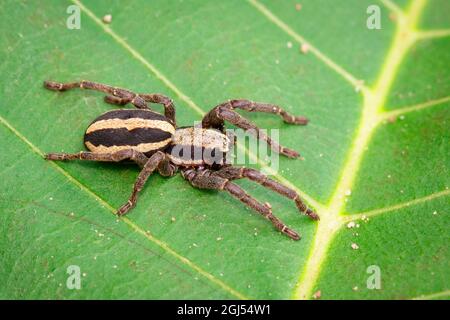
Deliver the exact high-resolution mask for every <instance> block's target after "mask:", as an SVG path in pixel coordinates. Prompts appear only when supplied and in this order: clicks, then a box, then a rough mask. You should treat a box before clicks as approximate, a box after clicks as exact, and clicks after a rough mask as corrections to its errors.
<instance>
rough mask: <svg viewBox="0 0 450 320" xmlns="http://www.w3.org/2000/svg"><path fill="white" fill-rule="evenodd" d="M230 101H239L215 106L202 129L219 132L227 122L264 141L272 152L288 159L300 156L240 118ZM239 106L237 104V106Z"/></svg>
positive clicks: (204, 119)
mask: <svg viewBox="0 0 450 320" xmlns="http://www.w3.org/2000/svg"><path fill="white" fill-rule="evenodd" d="M232 101H241V100H231V101H229V102H225V103H223V104H220V105H218V106H216V107H215V108H214V109H212V110H211V111H210V112H208V113H207V114H206V115H205V116H204V117H203V120H202V127H204V128H210V127H213V128H216V129H219V130H221V131H223V130H224V121H225V120H226V121H228V122H230V123H232V124H234V125H235V126H237V127H239V128H242V129H244V130H246V131H249V132H250V133H252V134H254V135H255V136H256V137H257V138H258V139H260V140H263V141H265V142H266V143H267V144H268V145H269V146H270V147H271V148H272V150H274V151H276V152H278V153H281V154H282V155H285V156H287V157H289V158H297V157H299V156H300V155H299V154H298V152H296V151H294V150H291V149H288V148H286V147H283V146H280V145H279V144H278V143H277V142H275V141H273V140H272V139H270V138H269V137H268V136H267V135H266V134H265V133H264V132H262V131H261V129H259V128H258V127H257V126H256V125H254V124H253V123H251V122H250V121H248V120H247V119H245V118H244V117H242V116H241V115H240V114H239V113H237V112H236V111H234V110H233V109H234V108H235V107H237V106H233V104H232ZM237 105H239V104H237Z"/></svg>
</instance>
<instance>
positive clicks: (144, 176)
mask: <svg viewBox="0 0 450 320" xmlns="http://www.w3.org/2000/svg"><path fill="white" fill-rule="evenodd" d="M164 157H165V154H164V153H163V152H161V151H158V152H156V153H154V154H153V155H152V156H151V157H150V158H149V159H148V161H147V163H146V164H145V165H144V167H143V168H142V170H141V172H140V173H139V176H138V177H137V179H136V182H135V183H134V187H133V192H132V193H131V196H130V198H129V199H128V201H127V203H125V204H124V205H123V206H121V207H120V208H119V210H117V214H118V215H119V216H123V215H124V214H126V213H127V212H128V211H130V209H132V208H133V207H134V206H135V205H136V202H137V196H138V194H139V192H140V191H141V190H142V188H143V187H144V185H145V183H146V182H147V180H148V177H150V175H151V174H152V173H153V172H154V171H155V169H157V168H158V165H159V163H160V162H161V161H162V160H164Z"/></svg>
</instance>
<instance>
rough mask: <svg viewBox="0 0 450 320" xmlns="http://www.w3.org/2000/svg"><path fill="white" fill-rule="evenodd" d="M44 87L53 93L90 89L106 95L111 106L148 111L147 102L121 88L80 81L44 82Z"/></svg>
mask: <svg viewBox="0 0 450 320" xmlns="http://www.w3.org/2000/svg"><path fill="white" fill-rule="evenodd" d="M44 87H45V88H47V89H49V90H54V91H67V90H70V89H73V88H81V89H91V90H96V91H100V92H104V93H107V94H108V95H107V96H106V97H105V101H106V102H108V103H111V104H117V105H125V104H127V103H132V104H133V105H134V106H135V107H136V108H138V109H149V107H148V106H147V102H145V100H144V98H142V97H141V96H140V95H138V94H136V93H134V92H131V91H129V90H126V89H123V88H116V87H112V86H109V85H107V84H102V83H98V82H92V81H86V80H81V81H78V82H67V83H62V82H54V81H44Z"/></svg>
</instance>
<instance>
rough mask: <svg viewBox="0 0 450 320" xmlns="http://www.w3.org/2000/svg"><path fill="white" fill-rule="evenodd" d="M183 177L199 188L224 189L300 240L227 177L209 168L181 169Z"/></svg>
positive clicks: (266, 208)
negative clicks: (215, 173) (216, 173)
mask: <svg viewBox="0 0 450 320" xmlns="http://www.w3.org/2000/svg"><path fill="white" fill-rule="evenodd" d="M181 173H182V175H183V177H184V178H185V179H186V180H188V181H189V182H190V183H191V184H192V185H193V186H194V187H197V188H200V189H214V190H225V191H227V192H228V193H229V194H230V195H232V196H233V197H235V198H236V199H238V200H239V201H241V202H242V203H244V204H245V205H246V206H248V207H250V208H252V209H254V210H255V211H256V212H258V213H259V214H261V215H262V216H264V217H265V218H266V219H268V220H269V221H270V222H271V223H272V225H273V226H274V227H275V228H276V229H277V230H279V231H281V232H282V233H283V234H285V235H287V236H288V237H290V238H291V239H294V240H300V235H299V234H298V233H297V232H295V231H294V230H292V229H290V228H288V227H287V226H286V225H285V224H284V223H283V222H282V221H281V220H280V219H278V218H277V217H275V216H274V215H273V214H272V210H271V209H270V208H269V207H268V206H267V205H264V204H262V203H260V202H258V201H257V200H256V199H254V198H253V197H251V196H250V195H249V194H248V193H246V192H245V191H244V190H243V189H242V188H241V187H239V186H238V185H237V184H234V183H232V182H230V181H229V180H228V179H225V178H222V177H220V176H218V175H214V171H211V170H209V169H198V170H195V169H184V170H183V169H182V171H181Z"/></svg>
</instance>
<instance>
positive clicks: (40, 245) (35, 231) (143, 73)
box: [0, 0, 450, 299]
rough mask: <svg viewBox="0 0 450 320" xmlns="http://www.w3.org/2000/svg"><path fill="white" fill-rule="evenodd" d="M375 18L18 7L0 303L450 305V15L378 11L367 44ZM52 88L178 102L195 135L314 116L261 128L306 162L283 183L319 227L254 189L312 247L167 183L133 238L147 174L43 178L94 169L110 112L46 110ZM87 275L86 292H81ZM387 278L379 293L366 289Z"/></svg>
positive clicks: (273, 7)
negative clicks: (102, 119)
mask: <svg viewBox="0 0 450 320" xmlns="http://www.w3.org/2000/svg"><path fill="white" fill-rule="evenodd" d="M372 2H373V1H361V0H352V1H339V3H338V4H337V3H336V4H335V3H334V2H333V5H331V3H330V1H325V0H321V1H316V0H315V1H312V0H310V1H302V2H301V5H302V7H301V10H296V4H297V2H296V1H283V2H279V1H278V2H273V1H266V0H264V1H238V0H233V1H220V2H219V1H200V0H195V1H162V0H161V1H151V2H150V1H143V0H142V1H131V2H127V3H126V4H124V2H121V1H83V2H79V1H76V0H75V1H74V2H70V1H69V2H66V1H59V2H50V1H45V2H41V3H39V4H38V3H37V2H32V1H19V2H17V1H4V2H3V3H2V4H1V5H0V18H1V19H0V26H1V28H2V30H6V31H5V32H4V33H3V36H2V38H1V39H0V57H1V61H2V62H1V64H0V72H1V74H2V77H1V80H0V81H1V86H2V100H1V102H0V142H1V145H2V146H3V149H2V151H3V152H1V153H0V160H1V163H2V167H1V169H0V176H1V179H2V183H1V184H0V211H1V213H2V214H1V218H0V221H1V222H0V226H1V231H2V232H1V236H0V246H1V250H0V251H1V263H0V281H1V283H2V285H1V286H0V297H2V298H10V299H11V298H40V299H47V298H63V299H66V298H83V299H85V298H150V299H164V298H167V299H177V298H178V299H181V298H192V299H201V298H219V299H220V298H223V299H230V298H239V299H245V298H258V299H289V298H311V297H312V294H313V293H314V292H317V291H319V290H320V291H321V295H322V297H323V298H336V299H339V298H349V299H360V298H368V299H375V298H388V299H392V298H393V299H402V298H415V297H422V296H424V297H429V298H442V297H444V298H445V297H447V296H448V295H449V289H450V288H449V287H450V276H449V273H448V270H449V266H450V265H449V263H450V262H449V261H450V260H449V259H450V257H449V251H448V242H449V238H448V232H447V230H448V229H449V226H450V219H449V218H448V212H446V211H448V200H449V197H448V195H449V191H448V187H449V182H450V181H449V156H448V155H449V143H448V141H449V138H450V136H449V130H448V126H449V118H450V117H449V108H448V107H449V101H450V98H449V95H448V92H449V90H448V89H449V84H450V79H449V76H448V72H447V69H448V64H449V55H448V50H449V49H450V47H449V46H450V32H449V30H450V22H449V21H448V18H447V19H446V17H444V16H443V15H442V13H443V12H448V9H450V8H449V5H448V3H447V2H445V1H438V0H434V1H433V0H429V1H425V0H417V1H412V2H408V1H395V2H391V1H380V2H377V4H378V5H379V6H380V9H381V13H382V15H381V23H382V29H381V30H369V29H367V27H366V19H367V17H368V15H367V13H366V9H367V7H368V6H369V5H371V4H373V3H372ZM70 5H77V6H79V7H80V8H81V28H80V29H79V30H70V29H68V28H67V27H66V19H67V17H68V16H69V15H68V14H67V13H66V10H67V7H68V6H70ZM446 10H447V11H446ZM106 14H112V23H111V24H109V25H107V24H104V23H103V22H102V21H101V19H102V17H103V16H104V15H106ZM11 26H14V28H11ZM304 43H307V44H308V48H309V51H308V52H307V53H306V54H304V53H302V52H301V50H300V46H301V45H302V44H304ZM47 79H52V80H57V81H74V80H79V79H87V80H92V81H97V82H102V83H107V84H111V85H115V86H120V87H125V88H129V89H130V90H133V91H137V92H161V93H164V94H166V95H168V96H171V97H172V98H173V99H174V101H175V103H176V106H177V122H178V124H179V125H192V124H193V123H194V121H199V120H200V119H201V117H202V115H203V114H204V113H206V112H208V111H209V110H210V109H211V108H213V107H214V106H215V105H217V104H219V103H221V102H223V101H225V100H227V99H230V98H248V99H252V100H256V101H265V102H272V103H277V104H279V105H282V106H283V107H285V108H286V109H287V110H288V111H290V112H292V113H295V114H299V115H305V116H307V117H308V118H310V120H311V122H310V124H308V126H306V127H296V126H289V125H287V124H284V123H282V122H281V121H280V120H279V119H278V118H276V117H271V116H270V115H267V114H246V115H245V116H248V118H249V119H251V121H253V122H255V123H257V124H258V125H259V126H260V127H262V128H267V129H277V128H279V129H280V142H281V143H282V144H283V145H286V146H288V147H290V148H293V149H295V150H298V151H299V152H300V153H301V154H302V155H303V157H304V160H303V161H301V160H291V159H285V158H280V167H279V170H278V171H277V172H273V173H275V175H274V178H275V179H279V180H280V181H282V182H284V183H287V184H288V185H290V186H292V187H293V188H295V189H296V190H298V191H299V192H300V193H301V194H302V195H303V196H304V197H305V198H306V199H307V200H308V201H309V202H310V204H311V205H312V206H314V207H315V208H316V209H317V211H318V213H319V214H320V215H321V218H322V219H321V221H320V222H319V223H318V224H317V223H314V222H312V221H310V220H308V219H307V218H305V217H304V216H301V215H299V214H298V212H297V211H296V209H295V206H294V205H293V203H291V201H289V200H287V199H284V198H281V197H279V196H278V195H276V194H273V193H269V192H267V190H265V189H263V188H262V187H260V186H256V185H255V184H253V183H250V182H247V181H239V182H238V183H239V184H240V185H241V186H242V187H244V188H246V190H248V191H249V193H251V194H252V195H254V196H255V197H256V198H258V199H260V200H261V201H268V202H270V203H271V205H272V207H273V211H274V213H275V214H276V215H277V216H279V217H280V218H282V219H283V220H284V221H285V222H286V223H287V224H288V225H289V226H292V227H293V228H294V229H296V230H299V231H301V233H302V236H303V239H302V240H301V241H299V242H293V241H290V240H289V239H287V238H286V237H284V236H282V235H281V234H279V233H277V232H275V231H274V230H273V229H272V227H271V225H270V224H269V223H268V222H267V221H265V220H264V219H261V217H259V216H258V215H257V214H255V213H254V212H252V211H250V210H248V209H246V208H245V207H244V206H243V205H242V204H241V203H239V202H238V201H236V200H235V199H233V198H231V197H230V196H229V195H227V194H223V193H217V192H205V191H201V190H197V189H193V188H192V187H191V186H190V185H188V184H187V183H186V182H185V181H184V180H183V179H182V178H181V177H180V176H176V177H173V178H170V179H166V178H162V177H159V176H157V175H155V176H152V177H151V179H149V182H148V183H147V186H146V187H145V189H144V191H143V192H142V195H141V196H140V200H139V202H138V205H137V207H136V208H135V209H134V210H133V211H132V212H131V213H130V215H129V216H128V217H127V218H125V219H117V218H116V217H115V216H114V215H113V213H114V210H115V208H117V207H119V206H120V205H121V204H123V202H125V201H126V199H127V196H128V194H129V192H130V191H131V187H132V185H133V183H134V180H135V178H136V177H137V174H138V169H137V168H135V167H134V166H129V165H125V164H123V165H122V164H120V165H113V164H101V163H87V162H70V163H49V162H46V161H44V160H43V159H42V155H43V154H44V153H46V152H62V151H65V152H78V151H80V150H83V144H82V135H83V132H84V130H85V128H86V127H87V125H88V124H89V123H90V122H91V121H92V119H94V118H95V117H96V116H98V115H99V114H101V113H103V112H105V111H107V110H110V109H111V107H112V106H110V105H107V104H105V103H104V102H103V95H102V94H100V93H96V92H88V91H80V90H72V91H69V92H65V93H55V92H50V91H47V90H45V89H43V88H42V81H43V80H47ZM155 108H158V107H155ZM242 114H243V113H242ZM250 165H255V164H250ZM255 167H259V168H261V167H267V163H265V162H264V161H260V162H259V163H258V164H256V165H255ZM366 217H369V220H367V219H366ZM361 219H362V220H361ZM352 221H354V222H355V227H354V228H348V227H347V224H348V223H349V222H352ZM356 224H357V225H358V226H359V228H357V227H356ZM352 244H356V245H357V246H358V249H356V250H355V249H352V247H351V245H352ZM70 265H77V266H79V267H80V269H81V273H82V280H81V282H82V288H81V289H80V290H70V289H68V288H67V286H66V281H67V278H68V276H69V275H68V274H67V272H66V270H67V267H68V266H70ZM371 265H377V266H379V267H380V270H381V279H382V287H381V289H379V290H370V289H368V288H367V286H366V281H367V278H368V277H369V276H370V274H368V273H367V268H368V267H369V266H371ZM355 287H357V288H355Z"/></svg>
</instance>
